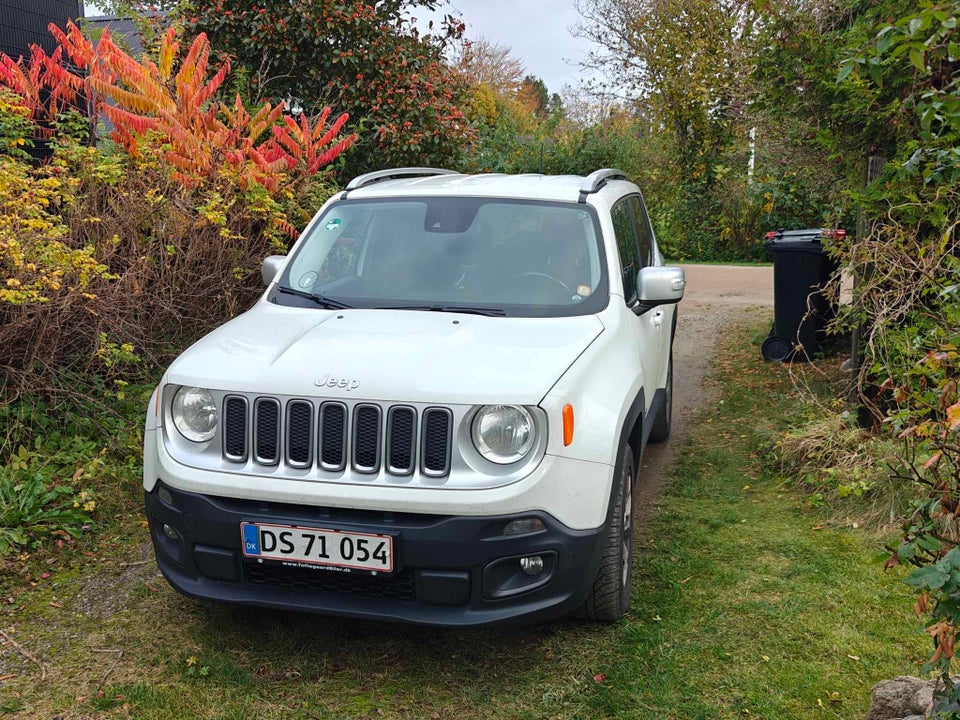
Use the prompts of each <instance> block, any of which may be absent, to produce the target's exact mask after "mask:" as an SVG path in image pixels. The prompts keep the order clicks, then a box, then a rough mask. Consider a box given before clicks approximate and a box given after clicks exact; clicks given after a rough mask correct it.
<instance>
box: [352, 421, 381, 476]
mask: <svg viewBox="0 0 960 720" xmlns="http://www.w3.org/2000/svg"><path fill="white" fill-rule="evenodd" d="M353 415H354V417H353V469H354V470H356V471H357V472H358V473H363V474H365V475H372V474H373V473H375V472H377V471H378V470H379V469H380V407H379V406H377V405H368V404H362V405H357V407H356V409H355V410H354V413H353Z"/></svg>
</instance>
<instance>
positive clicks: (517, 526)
mask: <svg viewBox="0 0 960 720" xmlns="http://www.w3.org/2000/svg"><path fill="white" fill-rule="evenodd" d="M545 527H546V525H544V524H543V520H541V519H540V518H535V517H528V518H520V519H519V520H511V521H510V522H508V523H507V525H506V527H504V528H503V534H504V535H523V534H524V533H532V532H540V531H541V530H543V529H544V528H545Z"/></svg>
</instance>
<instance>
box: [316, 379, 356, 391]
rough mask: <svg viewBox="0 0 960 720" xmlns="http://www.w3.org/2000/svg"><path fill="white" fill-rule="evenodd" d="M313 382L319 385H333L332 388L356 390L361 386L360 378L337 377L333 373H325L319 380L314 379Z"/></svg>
mask: <svg viewBox="0 0 960 720" xmlns="http://www.w3.org/2000/svg"><path fill="white" fill-rule="evenodd" d="M313 384H314V385H316V386H317V387H331V388H343V389H344V390H346V391H348V392H349V391H351V390H356V389H357V388H358V387H360V381H359V380H348V379H347V378H336V377H333V376H332V375H324V376H323V377H322V378H319V379H318V380H314V381H313Z"/></svg>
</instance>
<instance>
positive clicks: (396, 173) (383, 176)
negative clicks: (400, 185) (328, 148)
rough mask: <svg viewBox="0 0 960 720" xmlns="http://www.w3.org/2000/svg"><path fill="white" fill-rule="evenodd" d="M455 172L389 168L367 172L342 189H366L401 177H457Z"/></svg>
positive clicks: (415, 168) (426, 168) (440, 169)
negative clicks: (368, 186)
mask: <svg viewBox="0 0 960 720" xmlns="http://www.w3.org/2000/svg"><path fill="white" fill-rule="evenodd" d="M459 174H460V173H458V172H457V171H456V170H444V169H443V168H430V167H405V168H391V169H389V170H376V171H374V172H368V173H365V174H363V175H358V176H357V177H355V178H354V179H353V180H351V181H350V182H348V183H347V187H346V188H344V190H346V191H347V192H349V191H351V190H356V189H357V188H362V187H366V186H367V185H372V184H373V183H375V182H380V181H381V180H392V179H394V178H402V177H416V176H418V175H459Z"/></svg>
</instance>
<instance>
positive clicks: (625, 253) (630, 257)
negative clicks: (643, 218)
mask: <svg viewBox="0 0 960 720" xmlns="http://www.w3.org/2000/svg"><path fill="white" fill-rule="evenodd" d="M610 219H611V220H612V221H613V230H614V233H616V236H617V249H618V250H619V252H620V269H621V273H622V275H623V294H624V296H625V298H626V300H627V302H630V301H631V300H632V299H633V297H634V296H635V295H636V291H637V287H636V284H637V270H638V269H639V267H640V266H639V264H638V258H637V238H636V235H635V233H634V228H633V219H632V218H631V216H630V206H629V204H628V203H627V202H626V201H624V202H621V203H620V204H618V205H616V206H615V207H614V208H613V210H612V211H611V212H610Z"/></svg>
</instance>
